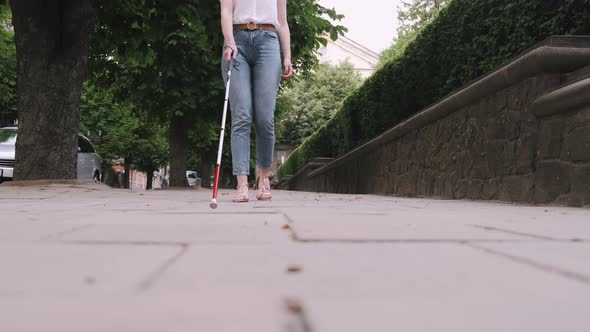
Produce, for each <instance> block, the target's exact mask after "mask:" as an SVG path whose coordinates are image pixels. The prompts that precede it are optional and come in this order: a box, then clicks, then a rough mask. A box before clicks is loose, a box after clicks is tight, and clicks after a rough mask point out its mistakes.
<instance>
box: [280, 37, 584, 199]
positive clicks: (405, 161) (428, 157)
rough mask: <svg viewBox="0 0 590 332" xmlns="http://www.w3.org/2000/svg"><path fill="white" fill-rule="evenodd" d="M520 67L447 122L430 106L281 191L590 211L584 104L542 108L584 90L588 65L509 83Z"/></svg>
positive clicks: (482, 87)
mask: <svg viewBox="0 0 590 332" xmlns="http://www.w3.org/2000/svg"><path fill="white" fill-rule="evenodd" d="M563 50H564V51H565V49H563ZM588 50H590V48H589V49H588ZM575 51H576V52H578V51H579V49H577V50H575ZM589 54H590V53H589ZM526 58H527V55H526V54H525V55H523V56H521V57H519V58H517V59H515V60H514V62H513V63H519V62H520V64H519V66H517V67H514V66H513V67H510V65H508V66H506V67H504V68H502V69H500V70H498V71H496V72H494V73H492V74H490V75H489V76H487V77H484V78H482V79H481V80H479V81H476V82H474V83H472V84H471V85H470V86H468V87H466V88H465V89H463V90H461V91H459V92H457V94H456V95H458V96H460V94H461V93H463V94H464V95H470V96H476V95H477V93H478V91H479V92H481V93H480V95H481V96H480V97H479V98H471V99H470V100H466V101H465V102H464V103H463V104H464V105H462V106H459V107H454V108H452V109H450V108H449V107H447V108H446V110H445V111H444V113H443V112H442V111H441V110H438V109H437V107H438V108H439V109H442V107H440V106H438V105H434V106H433V107H432V108H431V109H428V110H425V111H424V113H425V114H419V115H417V116H416V117H415V118H412V119H409V120H408V123H403V124H400V125H399V126H398V127H396V128H394V129H392V130H391V132H389V133H386V134H384V135H383V136H382V137H379V138H377V139H376V140H375V141H374V142H370V143H368V144H366V145H365V146H363V147H361V148H359V149H356V150H355V151H352V152H351V153H349V154H347V155H345V156H343V157H341V158H339V159H337V160H335V161H333V162H331V163H329V164H327V165H325V166H323V167H320V168H319V169H317V167H315V168H314V167H310V168H307V169H305V170H304V171H303V172H300V174H297V176H294V177H292V178H291V179H289V180H288V181H286V183H284V184H283V186H284V188H287V189H292V190H306V191H323V192H336V193H376V194H385V195H398V196H421V197H440V198H451V199H464V198H467V199H483V200H501V201H513V202H523V203H543V204H546V203H553V202H556V203H559V204H567V205H571V206H582V205H590V100H589V101H588V103H586V102H585V101H581V102H578V103H577V104H576V105H573V106H572V105H570V106H568V107H565V108H564V109H558V108H559V107H555V106H551V107H549V109H550V111H549V112H548V111H547V105H551V103H553V104H555V105H562V104H564V103H563V101H562V102H559V100H558V99H559V98H567V100H572V98H576V97H575V96H574V97H572V95H571V94H570V95H569V96H567V95H566V96H565V97H564V94H563V93H561V94H560V95H558V96H553V98H552V99H551V98H549V99H550V100H546V99H548V98H547V96H548V95H549V96H552V93H553V95H557V94H556V93H555V91H562V90H564V87H566V88H567V87H569V86H571V85H572V84H579V83H577V82H580V81H583V80H584V79H586V80H588V82H590V78H587V77H586V76H585V75H588V76H589V77H590V70H587V69H582V70H579V68H580V67H582V68H583V66H587V65H590V63H589V62H590V60H586V62H584V61H581V62H580V63H579V65H578V66H577V67H573V68H572V67H569V68H566V69H565V70H563V69H562V70H555V68H556V67H558V66H551V65H550V66H548V67H543V66H540V65H539V66H537V65H536V64H535V63H533V66H532V67H535V68H536V70H534V71H530V70H529V71H527V72H526V73H524V74H522V73H521V74H522V75H521V77H520V79H516V78H514V77H513V78H509V77H508V76H509V75H516V74H517V73H516V72H517V71H518V70H519V69H522V68H524V67H526V66H525V65H522V64H523V59H526ZM526 61H529V62H531V61H533V62H534V61H537V62H539V61H541V60H540V58H539V57H528V60H526ZM564 61H565V60H564ZM529 67H531V65H530V64H529ZM515 68H516V70H515ZM544 68H545V69H544ZM572 69H573V70H572ZM494 75H497V77H493V76H494ZM507 77H508V78H507ZM499 79H504V81H505V82H506V84H504V86H501V85H498V84H496V85H495V87H496V89H495V90H496V91H494V92H493V93H489V91H490V90H489V89H487V90H486V84H485V81H486V80H488V82H498V80H499ZM494 80H495V81H494ZM482 82H483V83H482ZM488 85H489V84H488ZM589 86H590V85H589ZM470 89H471V90H470ZM586 91H590V89H587V90H583V89H578V94H588V93H587V92H586ZM483 92H485V93H483ZM453 98H455V99H457V100H461V99H459V98H457V96H455V95H451V96H449V97H448V100H452V99H453ZM463 99H465V98H463ZM576 100H580V98H578V99H576ZM539 101H540V102H539ZM444 103H445V101H442V102H441V103H439V105H443V104H444ZM453 103H454V104H453V105H460V104H461V103H460V102H459V103H458V102H456V101H453ZM449 109H450V110H449ZM540 110H541V111H540ZM428 112H430V113H428ZM426 113H428V114H426ZM548 113H549V114H548ZM433 114H439V115H438V116H433ZM427 117H428V118H429V119H428V120H421V119H423V118H427Z"/></svg>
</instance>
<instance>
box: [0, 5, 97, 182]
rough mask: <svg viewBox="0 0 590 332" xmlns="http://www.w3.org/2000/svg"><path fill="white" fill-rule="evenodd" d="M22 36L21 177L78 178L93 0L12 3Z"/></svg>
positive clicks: (19, 46) (19, 78) (18, 159)
mask: <svg viewBox="0 0 590 332" xmlns="http://www.w3.org/2000/svg"><path fill="white" fill-rule="evenodd" d="M10 5H11V7H12V14H13V19H12V21H13V25H14V30H15V34H16V54H17V96H18V97H17V98H18V101H17V109H18V137H17V142H16V167H15V174H14V179H15V180H36V179H75V178H76V177H77V155H78V131H79V129H80V95H81V90H82V82H83V81H84V79H85V76H86V63H87V59H88V51H89V45H90V33H91V31H92V30H93V28H94V23H95V19H96V18H95V15H96V8H95V7H94V1H93V0H54V1H48V0H16V1H10Z"/></svg>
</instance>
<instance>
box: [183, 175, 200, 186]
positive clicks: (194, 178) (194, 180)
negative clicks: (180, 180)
mask: <svg viewBox="0 0 590 332" xmlns="http://www.w3.org/2000/svg"><path fill="white" fill-rule="evenodd" d="M186 179H187V180H188V186H189V187H194V186H197V187H200V186H201V179H200V178H199V176H198V175H197V172H195V171H186Z"/></svg>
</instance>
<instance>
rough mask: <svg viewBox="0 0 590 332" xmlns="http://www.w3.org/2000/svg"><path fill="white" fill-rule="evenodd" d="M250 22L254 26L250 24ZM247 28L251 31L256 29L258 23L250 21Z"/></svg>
mask: <svg viewBox="0 0 590 332" xmlns="http://www.w3.org/2000/svg"><path fill="white" fill-rule="evenodd" d="M250 24H251V25H252V26H250ZM246 28H248V30H250V31H254V30H256V23H254V22H248V24H246Z"/></svg>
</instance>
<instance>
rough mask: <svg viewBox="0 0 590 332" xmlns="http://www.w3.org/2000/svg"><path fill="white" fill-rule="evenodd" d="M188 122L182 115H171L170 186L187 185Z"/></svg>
mask: <svg viewBox="0 0 590 332" xmlns="http://www.w3.org/2000/svg"><path fill="white" fill-rule="evenodd" d="M189 123H190V121H188V119H186V117H184V116H173V117H172V119H171V121H170V136H169V139H170V183H169V186H170V187H188V181H187V179H186V169H187V156H188V150H189V149H188V147H189V146H188V142H189V140H188V131H189Z"/></svg>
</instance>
